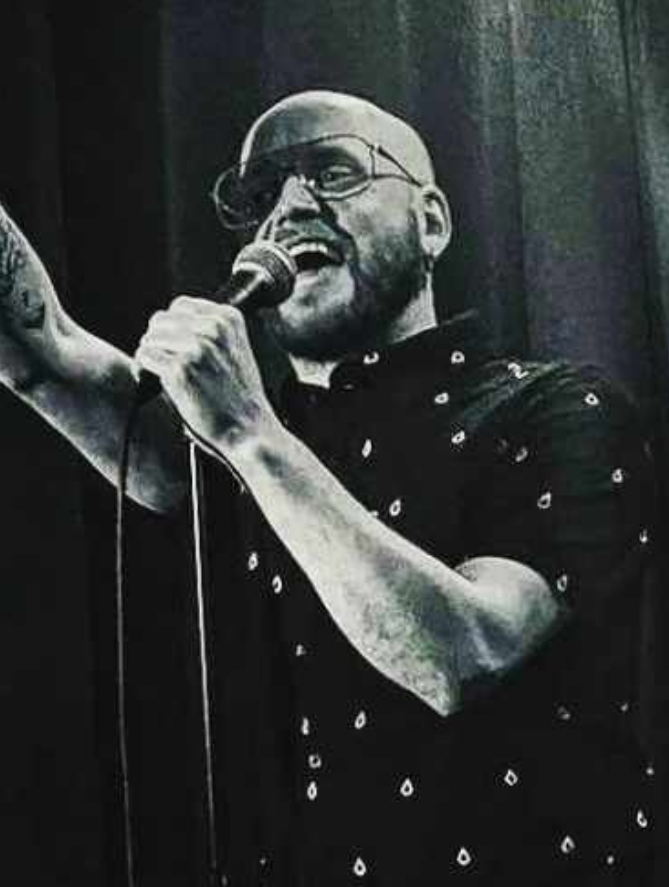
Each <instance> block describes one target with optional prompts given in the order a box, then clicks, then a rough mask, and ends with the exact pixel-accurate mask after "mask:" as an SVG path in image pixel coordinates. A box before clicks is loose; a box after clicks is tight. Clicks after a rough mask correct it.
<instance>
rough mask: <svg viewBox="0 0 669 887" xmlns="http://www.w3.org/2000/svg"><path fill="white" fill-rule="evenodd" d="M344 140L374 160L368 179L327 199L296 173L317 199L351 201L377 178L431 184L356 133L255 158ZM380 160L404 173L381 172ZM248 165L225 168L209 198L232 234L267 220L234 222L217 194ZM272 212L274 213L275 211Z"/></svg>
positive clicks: (323, 138) (334, 135)
mask: <svg viewBox="0 0 669 887" xmlns="http://www.w3.org/2000/svg"><path fill="white" fill-rule="evenodd" d="M343 138H346V139H353V140H354V141H357V142H360V143H361V144H362V145H365V147H366V148H367V149H368V151H369V158H370V174H369V177H368V178H367V179H365V180H364V181H363V182H361V183H360V184H359V185H356V186H354V187H353V188H352V189H350V190H349V191H346V192H345V193H344V194H333V195H328V196H326V195H324V194H321V193H320V192H319V190H317V189H315V188H314V185H313V182H312V181H311V180H310V179H308V178H307V177H306V176H305V175H304V173H293V175H298V176H299V181H300V183H301V184H302V186H303V187H305V188H307V189H308V190H309V192H310V193H311V194H313V196H314V197H316V198H317V199H319V200H328V201H332V200H334V201H338V200H347V199H348V198H349V197H354V196H355V195H356V194H361V193H362V192H363V191H365V190H366V189H367V188H369V186H370V185H371V183H372V182H373V181H374V180H375V179H399V180H400V181H404V182H408V184H410V185H414V186H417V187H419V188H423V187H425V186H426V185H427V184H428V183H427V182H423V181H421V180H420V179H417V178H416V176H414V175H413V174H412V173H411V172H409V170H408V169H407V168H406V167H405V166H404V164H402V163H400V161H399V160H398V159H397V158H396V157H394V156H393V155H392V154H391V153H390V151H388V150H387V149H386V148H384V147H383V145H382V144H381V143H380V142H370V141H369V140H368V139H366V138H364V137H363V136H359V135H357V134H356V133H351V132H336V133H330V134H329V135H326V136H319V137H318V138H317V139H309V140H308V141H306V142H298V143H297V144H295V145H289V146H287V147H285V148H276V149H274V150H273V151H265V152H264V153H262V154H259V155H258V156H257V157H256V158H253V159H254V160H258V159H264V158H267V157H270V158H271V157H272V156H273V155H279V154H281V153H284V152H287V151H290V150H291V149H298V148H304V147H309V146H311V145H318V144H319V143H321V142H328V141H331V140H332V139H343ZM377 157H383V158H384V160H389V161H390V162H391V163H393V164H394V165H395V166H396V167H397V168H398V170H399V171H400V172H399V173H392V172H379V171H378V170H377V168H376V158H377ZM248 162H249V161H248V160H247V161H244V162H241V163H235V164H234V165H233V166H230V167H228V168H227V169H224V170H223V172H222V173H220V174H219V175H218V176H217V178H216V181H215V182H214V185H213V187H212V189H211V191H210V192H209V196H210V197H211V199H212V201H213V203H214V208H215V211H216V215H217V217H218V220H219V222H220V223H221V225H222V226H223V227H224V228H225V229H227V230H229V231H243V230H249V229H253V228H258V227H259V226H260V225H261V224H262V223H263V221H264V218H267V216H265V217H264V218H263V219H257V220H254V221H252V222H242V221H240V222H238V223H234V222H231V221H230V218H231V216H234V215H235V211H234V210H233V209H232V208H231V207H230V206H228V205H227V204H226V203H225V201H223V200H221V199H220V197H219V196H218V193H217V192H218V189H219V187H220V184H221V182H222V181H223V180H224V179H225V178H226V177H228V176H232V175H233V174H234V173H235V172H236V171H238V170H239V169H240V168H242V167H243V166H244V165H245V164H247V163H248ZM287 178H288V176H287ZM277 200H278V195H277ZM274 206H276V202H275V204H274ZM269 212H271V210H270V211H269ZM268 215H269V213H268Z"/></svg>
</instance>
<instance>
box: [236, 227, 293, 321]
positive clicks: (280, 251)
mask: <svg viewBox="0 0 669 887" xmlns="http://www.w3.org/2000/svg"><path fill="white" fill-rule="evenodd" d="M238 271H249V272H251V273H253V274H262V275H264V276H265V277H266V278H267V287H266V289H265V292H266V293H271V299H268V301H267V302H265V307H270V305H278V304H279V303H280V302H283V301H284V300H285V299H287V298H288V296H289V295H290V294H291V292H292V289H293V286H294V285H295V278H296V277H297V265H296V264H295V259H293V257H292V256H291V254H290V253H289V252H288V250H287V249H286V248H285V247H284V246H281V245H280V244H278V243H275V242H274V241H272V240H259V241H258V242H257V243H249V244H247V245H246V246H245V247H244V248H243V249H242V250H240V251H239V253H238V254H237V258H236V259H235V261H234V264H233V266H232V273H233V274H236V273H237V272H238Z"/></svg>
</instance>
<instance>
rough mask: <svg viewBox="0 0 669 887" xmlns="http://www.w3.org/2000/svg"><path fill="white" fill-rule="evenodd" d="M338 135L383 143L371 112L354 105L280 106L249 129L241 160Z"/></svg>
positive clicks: (314, 104)
mask: <svg viewBox="0 0 669 887" xmlns="http://www.w3.org/2000/svg"><path fill="white" fill-rule="evenodd" d="M385 129H386V130H387V129H389V127H386V128H385ZM341 134H350V135H358V136H362V137H363V138H366V139H368V140H369V141H371V142H379V141H383V135H384V127H383V123H382V121H379V120H375V119H373V115H372V114H371V113H369V112H367V111H366V110H365V109H364V107H362V106H357V105H352V106H350V107H345V106H344V107H342V106H334V105H329V104H327V103H311V104H304V105H298V106H292V107H283V108H281V107H280V108H277V109H275V110H273V111H270V112H269V113H268V114H266V115H264V116H263V117H261V118H260V120H259V121H258V122H257V123H256V124H255V125H254V126H253V128H252V129H251V131H250V132H249V134H248V136H247V138H246V141H245V142H244V146H243V148H242V160H244V159H246V158H247V157H248V156H251V155H253V154H257V153H262V152H265V151H272V150H275V149H277V148H288V147H291V146H292V145H296V144H299V143H300V142H306V141H311V140H312V139H319V138H322V137H323V136H327V135H341ZM386 135H388V133H387V132H386Z"/></svg>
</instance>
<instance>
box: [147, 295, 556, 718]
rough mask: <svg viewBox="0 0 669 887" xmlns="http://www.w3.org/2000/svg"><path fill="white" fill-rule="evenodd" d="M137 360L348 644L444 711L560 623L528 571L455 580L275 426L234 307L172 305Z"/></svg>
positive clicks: (485, 562) (482, 567) (483, 567)
mask: <svg viewBox="0 0 669 887" xmlns="http://www.w3.org/2000/svg"><path fill="white" fill-rule="evenodd" d="M137 357H138V360H139V361H140V363H141V364H142V365H143V366H145V367H146V368H148V369H151V370H153V371H154V372H157V373H159V374H160V376H161V378H162V380H163V385H164V387H165V390H166V391H167V392H168V393H169V395H170V397H171V399H172V400H173V401H174V403H175V404H176V405H177V407H178V409H179V411H180V413H181V415H182V416H183V417H184V419H185V420H186V422H187V423H188V425H189V426H190V427H191V428H192V429H194V430H195V431H196V432H197V433H198V435H199V436H200V437H201V438H202V439H203V440H204V441H205V442H206V443H207V445H208V446H209V447H210V449H211V450H212V451H213V452H215V453H218V454H219V455H220V456H221V457H222V458H223V459H224V460H225V461H226V462H227V463H228V464H230V465H232V466H233V468H234V469H235V470H236V471H237V473H238V474H239V475H240V476H241V477H242V478H243V479H244V481H245V482H246V484H247V485H248V487H249V489H250V491H251V493H252V494H253V496H254V498H255V499H256V501H257V502H258V504H259V506H260V508H261V509H262V511H263V513H264V515H265V517H266V518H267V520H268V521H269V523H270V524H271V525H272V527H273V528H274V530H275V532H276V533H277V535H278V536H279V538H280V539H281V540H282V541H283V543H284V544H285V545H286V547H287V548H288V549H289V550H290V552H291V554H292V555H293V557H294V558H295V560H296V562H297V563H298V564H299V565H300V567H301V568H302V570H303V571H304V573H305V574H306V575H307V576H308V578H309V579H310V581H311V583H312V585H313V587H314V590H315V591H316V593H317V594H318V596H319V597H320V599H321V601H322V603H323V605H324V606H325V607H326V608H327V610H328V611H329V612H330V614H331V615H332V617H333V619H334V620H335V621H336V622H337V624H338V625H339V627H340V629H341V630H342V631H343V633H344V634H345V635H346V637H347V638H348V639H349V641H350V642H351V643H352V644H353V645H354V646H355V647H356V648H357V650H358V651H359V652H360V653H361V654H362V655H363V656H365V657H366V658H367V660H368V661H369V662H370V663H371V664H372V665H373V666H374V667H375V668H377V669H378V670H379V671H380V672H382V673H383V674H384V675H385V676H386V677H388V678H390V679H391V680H393V681H395V682H396V683H397V684H399V685H400V686H402V687H403V688H405V689H406V690H408V691H409V692H411V693H413V694H414V695H416V696H417V697H419V698H420V699H422V700H423V701H424V702H425V703H427V704H428V705H430V706H431V707H432V708H434V709H435V710H436V711H438V712H439V713H441V714H444V715H447V714H449V713H451V712H452V711H454V710H455V709H456V708H457V707H458V705H459V704H460V701H461V697H462V693H463V690H464V689H466V685H467V683H468V682H469V681H472V680H473V679H480V678H485V677H486V676H492V675H499V674H500V673H503V672H504V671H506V670H508V669H509V668H511V667H512V666H513V665H515V664H516V663H517V662H519V661H520V660H521V659H522V658H523V657H525V656H526V655H528V653H529V652H531V651H532V650H534V648H535V647H536V646H537V645H538V644H539V643H540V642H541V641H542V640H543V639H544V638H545V637H546V635H547V633H548V632H549V631H550V629H551V628H552V626H553V625H554V624H555V622H556V620H557V618H558V616H559V608H558V605H557V604H556V602H555V600H554V598H553V596H552V594H551V592H550V590H549V588H548V586H547V585H546V583H545V581H544V580H543V579H542V578H541V577H540V576H539V575H538V574H537V573H536V572H534V571H533V570H531V569H529V567H526V566H524V565H523V564H520V563H518V562H515V561H510V560H504V559H503V558H492V557H491V558H477V559H476V560H472V561H469V562H467V563H466V564H464V565H462V566H461V567H459V568H458V569H452V568H451V567H450V566H448V565H446V564H444V563H442V562H441V561H439V560H437V559H436V558H434V557H432V556H430V555H429V554H427V553H426V552H425V551H423V550H422V549H420V548H419V547H417V546H416V545H413V544H412V543H411V542H409V541H408V540H406V539H404V538H403V537H402V536H400V535H399V534H398V533H396V532H394V531H393V530H391V529H390V528H389V527H387V526H385V525H384V524H383V523H382V522H381V521H379V520H377V519H376V518H374V517H373V516H372V515H371V514H369V513H368V511H367V510H366V509H365V508H364V507H363V506H362V505H361V504H360V503H359V502H358V501H357V500H356V499H355V498H354V497H353V496H352V495H351V494H350V493H349V492H348V491H347V490H346V489H345V488H344V487H343V486H342V485H341V484H340V483H339V481H338V480H337V479H336V478H335V477H334V476H333V475H332V474H331V473H330V472H329V471H328V470H327V469H326V467H325V466H324V465H323V464H322V463H321V462H320V461H319V460H318V459H317V458H316V456H315V455H314V454H313V453H312V452H311V451H310V450H309V449H308V448H307V447H306V446H305V445H304V444H303V443H302V442H301V441H300V440H298V439H297V438H296V437H295V436H294V435H292V434H291V433H290V432H289V431H288V430H287V429H286V428H285V427H284V426H283V425H281V423H280V422H279V420H278V418H277V417H276V415H275V414H274V412H273V411H272V408H271V406H270V404H269V403H268V401H267V398H266V395H265V392H264V390H263V387H262V383H261V380H260V374H259V372H258V368H257V366H256V364H255V361H254V359H253V354H252V352H251V349H250V346H249V343H248V338H247V335H246V328H245V325H244V320H243V318H242V316H241V315H240V313H239V312H238V311H236V310H235V309H234V308H230V307H229V306H219V305H212V304H211V303H208V302H203V301H201V300H194V299H184V298H182V299H178V300H177V301H176V302H175V303H173V305H172V307H171V308H170V310H169V311H167V312H162V313H159V314H158V315H155V316H154V319H153V321H152V323H151V324H150V326H149V331H148V333H147V334H146V336H145V337H144V338H143V340H142V343H141V345H140V348H139V351H138V354H137Z"/></svg>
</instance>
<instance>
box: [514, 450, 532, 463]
mask: <svg viewBox="0 0 669 887" xmlns="http://www.w3.org/2000/svg"><path fill="white" fill-rule="evenodd" d="M529 455H530V451H529V450H528V449H527V447H521V448H520V449H519V450H517V451H516V453H515V455H514V457H513V460H514V462H516V463H517V464H518V465H520V463H521V462H524V461H525V459H527V457H528V456H529Z"/></svg>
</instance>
